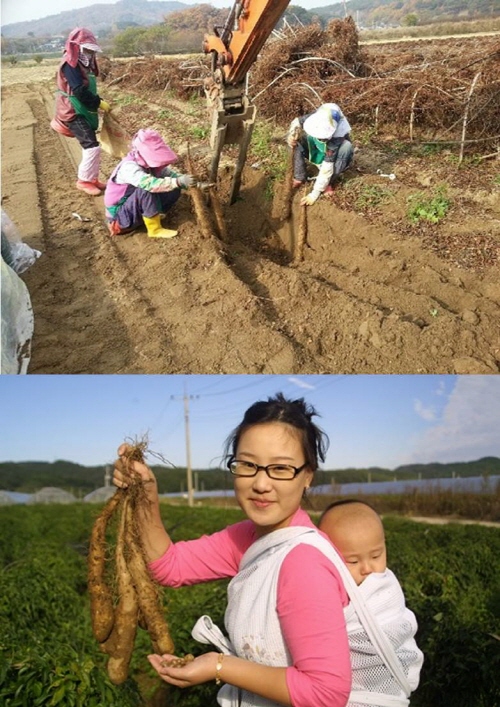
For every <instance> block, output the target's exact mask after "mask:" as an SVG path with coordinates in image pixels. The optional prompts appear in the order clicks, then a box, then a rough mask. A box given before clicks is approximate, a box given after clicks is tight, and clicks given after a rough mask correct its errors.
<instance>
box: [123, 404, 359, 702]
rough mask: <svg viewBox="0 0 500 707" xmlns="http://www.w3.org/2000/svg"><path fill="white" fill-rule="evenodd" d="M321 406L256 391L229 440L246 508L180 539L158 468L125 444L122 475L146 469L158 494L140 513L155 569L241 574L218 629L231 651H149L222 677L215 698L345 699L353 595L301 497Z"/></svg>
mask: <svg viewBox="0 0 500 707" xmlns="http://www.w3.org/2000/svg"><path fill="white" fill-rule="evenodd" d="M315 415H316V412H315V410H314V409H313V408H312V407H310V406H309V405H307V403H306V402H305V401H304V400H303V399H299V400H288V399H286V398H284V397H283V395H281V394H278V395H276V396H275V397H273V398H269V399H268V400H266V401H258V402H256V403H254V404H253V405H252V406H251V407H250V408H249V409H248V410H247V411H246V413H245V415H244V417H243V420H242V422H241V423H240V424H239V425H238V426H237V427H236V429H235V430H234V431H233V433H232V434H231V435H230V437H229V439H228V441H227V443H226V451H227V452H228V456H229V460H228V468H229V470H230V471H231V473H232V474H233V475H234V489H235V494H236V499H237V501H238V503H239V505H240V507H241V508H242V510H243V511H244V512H245V514H246V516H247V520H244V521H242V522H240V523H236V524H234V525H230V526H228V527H227V528H225V529H223V530H222V531H219V532H217V533H214V534H212V535H208V536H202V537H201V538H198V539H196V540H190V541H186V542H178V543H173V542H172V541H171V539H170V537H169V536H168V534H167V532H166V530H165V528H164V525H163V522H162V520H161V516H160V507H159V500H158V490H157V484H156V480H155V478H154V475H153V473H152V472H151V470H150V469H149V468H148V467H147V466H146V465H145V464H144V463H142V462H140V461H135V462H133V463H132V465H130V462H129V460H128V459H127V451H128V447H127V445H122V446H121V447H120V449H119V450H118V455H119V459H118V460H117V462H116V463H115V472H114V483H115V485H116V486H118V487H119V488H127V487H128V485H129V483H130V480H131V479H130V473H133V474H134V475H135V476H137V475H138V476H139V477H140V478H141V479H142V481H143V488H144V489H145V492H146V494H147V497H148V499H149V501H150V504H149V511H148V512H147V513H146V512H141V514H140V515H139V517H137V516H136V518H135V521H136V522H138V523H139V532H140V537H141V544H142V548H143V550H144V551H145V552H146V554H147V558H148V562H149V570H150V572H151V574H152V575H153V577H154V578H155V579H156V580H157V581H158V582H159V583H160V584H163V585H166V586H171V587H179V586H182V585H190V584H196V583H199V582H208V581H211V580H215V579H222V578H232V581H231V582H230V584H229V587H228V605H227V610H226V616H225V624H226V630H227V633H228V636H229V640H227V639H224V638H223V637H222V636H221V642H219V643H218V642H217V640H214V641H211V642H212V643H214V645H219V647H220V648H221V651H222V652H216V651H213V652H207V653H204V654H202V655H200V656H198V657H196V658H195V659H194V660H192V661H190V662H188V663H186V664H185V665H180V666H179V665H178V662H176V660H175V656H173V655H170V654H169V653H163V654H160V653H155V654H153V655H150V656H149V660H150V662H151V664H152V665H153V667H154V668H155V670H156V671H157V672H158V674H159V676H160V677H161V678H162V679H163V680H164V681H165V682H167V683H170V684H172V685H177V686H179V687H189V686H192V685H197V684H200V683H203V682H207V681H210V680H214V679H215V680H216V682H217V683H218V684H219V683H221V682H224V683H226V684H225V685H224V688H223V689H222V690H221V691H220V693H219V698H218V700H219V702H220V703H221V704H225V705H233V704H240V705H241V706H242V707H251V706H252V707H253V706H257V705H258V706H259V707H260V706H262V707H271V706H272V705H294V707H311V705H314V707H344V705H346V703H347V700H348V697H349V693H350V689H351V667H350V658H349V647H348V642H347V633H346V627H345V620H344V613H343V609H344V607H345V606H347V604H348V596H347V593H346V591H345V589H344V587H343V584H342V580H341V578H340V576H339V574H338V571H337V570H336V568H335V566H334V564H333V563H332V562H331V561H330V560H329V559H328V557H327V552H328V551H327V549H326V548H327V547H331V546H330V544H329V542H328V540H327V539H326V536H324V535H323V534H322V533H321V532H320V531H318V529H317V528H316V527H315V526H314V524H313V523H312V521H311V520H310V518H309V516H308V515H307V513H306V512H305V511H303V510H302V509H301V507H300V504H301V499H302V497H303V496H304V494H305V492H306V490H307V489H308V488H309V486H310V485H311V483H312V480H313V476H314V472H315V471H316V469H317V468H318V463H319V461H324V456H325V452H326V446H327V441H328V440H327V437H326V435H325V434H324V433H323V432H322V431H321V429H320V428H319V427H318V426H317V425H316V424H315V423H314V422H313V417H314V416H315ZM203 619H205V620H207V622H208V624H209V623H210V620H209V618H208V617H203ZM198 623H199V622H198ZM208 624H207V625H208ZM227 646H229V648H227Z"/></svg>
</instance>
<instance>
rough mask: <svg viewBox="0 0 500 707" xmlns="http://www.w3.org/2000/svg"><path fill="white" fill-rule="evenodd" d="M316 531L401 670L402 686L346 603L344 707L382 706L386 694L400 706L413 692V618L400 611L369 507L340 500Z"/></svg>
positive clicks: (378, 525)
mask: <svg viewBox="0 0 500 707" xmlns="http://www.w3.org/2000/svg"><path fill="white" fill-rule="evenodd" d="M319 528H320V530H322V531H323V532H325V533H326V534H327V535H328V537H329V538H330V540H331V541H332V543H333V544H334V545H335V547H336V548H337V550H338V551H339V552H340V554H341V555H342V557H343V558H344V560H345V562H346V564H347V568H348V570H349V572H350V573H351V575H352V577H353V579H354V581H355V583H356V584H357V585H358V587H359V589H358V591H359V593H360V595H361V599H362V601H363V602H364V605H365V607H366V608H367V609H368V611H369V612H370V615H371V617H372V619H373V621H374V622H375V623H377V624H378V626H379V627H380V630H381V631H383V632H384V633H385V635H386V636H387V638H388V639H389V640H390V643H391V644H392V648H393V655H394V660H395V661H397V663H398V665H399V668H400V670H401V671H402V682H403V685H404V687H403V685H401V684H400V682H399V681H398V680H397V679H396V677H395V675H394V674H393V672H392V671H391V670H389V668H388V667H387V665H386V663H385V662H384V660H383V659H382V657H381V656H380V654H379V652H378V650H377V648H376V647H375V646H374V645H373V643H372V641H371V639H370V637H369V635H368V633H367V632H366V630H365V629H364V627H363V626H362V624H361V623H360V620H359V617H358V615H357V613H356V609H355V606H354V605H353V604H352V603H351V604H350V606H349V608H348V610H347V612H346V622H347V635H348V637H349V645H350V650H351V663H352V666H353V672H352V690H353V692H352V693H351V697H350V699H349V703H348V704H349V705H355V704H356V703H358V702H363V703H365V704H370V705H383V704H386V700H387V699H388V698H387V696H388V695H390V696H391V697H390V699H391V700H393V701H395V700H397V699H399V700H400V701H399V702H394V705H396V704H400V705H402V706H403V705H406V704H408V700H407V697H409V695H410V692H411V691H413V690H416V688H417V687H418V682H419V678H420V669H421V667H422V663H423V653H422V651H421V650H420V649H419V648H418V646H417V644H416V642H415V633H416V631H417V620H416V618H415V615H414V613H413V612H412V611H410V610H409V609H408V608H407V607H406V604H405V597H404V594H403V590H402V588H401V585H400V584H399V582H398V580H397V579H396V576H395V575H394V574H393V573H392V572H391V570H389V569H388V568H387V553H386V546H385V535H384V527H383V525H382V521H381V519H380V517H379V515H378V514H377V512H376V511H375V510H374V509H373V508H372V507H371V506H370V505H369V504H367V503H365V502H364V501H357V500H354V499H346V500H342V501H335V502H334V503H331V504H330V505H329V506H328V507H327V508H326V510H325V511H323V514H322V516H321V518H320V521H319ZM358 691H359V692H363V693H369V695H370V699H369V701H368V700H359V698H358V699H356V694H355V693H356V692H358ZM391 704H392V702H391Z"/></svg>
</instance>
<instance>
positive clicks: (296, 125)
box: [286, 118, 301, 147]
mask: <svg viewBox="0 0 500 707" xmlns="http://www.w3.org/2000/svg"><path fill="white" fill-rule="evenodd" d="M300 130H301V128H300V122H299V119H298V118H294V119H293V120H292V122H291V123H290V127H289V128H288V134H287V136H286V141H287V144H288V146H289V147H295V145H296V144H297V142H298V139H299V135H300Z"/></svg>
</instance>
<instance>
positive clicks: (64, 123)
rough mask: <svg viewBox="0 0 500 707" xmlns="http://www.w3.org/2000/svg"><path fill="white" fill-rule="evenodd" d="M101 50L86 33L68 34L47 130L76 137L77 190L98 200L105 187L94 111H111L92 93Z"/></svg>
mask: <svg viewBox="0 0 500 707" xmlns="http://www.w3.org/2000/svg"><path fill="white" fill-rule="evenodd" d="M100 51H102V49H101V48H100V46H99V45H98V44H97V40H96V38H95V37H94V35H93V34H92V32H90V31H89V30H88V29H83V28H81V27H77V28H76V29H74V30H73V31H72V32H70V34H69V37H68V39H67V41H66V44H65V47H64V53H63V58H62V61H61V63H60V65H59V69H58V72H57V87H58V91H57V94H56V108H55V117H54V118H53V120H52V122H51V126H52V128H53V129H54V130H57V132H60V133H62V134H63V135H66V136H67V137H76V139H77V140H78V142H79V143H80V145H81V146H82V159H81V162H80V164H79V166H78V180H77V182H76V187H77V189H81V190H82V191H84V192H85V193H86V194H90V195H91V196H99V194H101V193H102V191H103V189H104V187H105V186H106V185H105V184H103V183H102V182H100V181H99V167H100V164H101V147H100V145H99V142H98V140H97V137H96V130H97V128H98V127H99V116H98V113H97V111H98V109H100V110H103V111H109V110H111V106H110V104H109V103H107V102H106V101H104V100H103V99H102V98H101V97H100V96H99V95H98V94H97V89H96V77H97V76H98V75H99V69H98V67H97V60H96V52H100Z"/></svg>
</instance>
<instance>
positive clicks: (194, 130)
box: [189, 125, 210, 140]
mask: <svg viewBox="0 0 500 707" xmlns="http://www.w3.org/2000/svg"><path fill="white" fill-rule="evenodd" d="M209 132H210V130H209V128H208V127H206V126H203V127H202V126H199V125H195V126H193V127H191V128H190V129H189V134H190V135H191V136H192V137H194V138H196V139H197V140H204V139H205V138H206V137H207V135H208V133H209Z"/></svg>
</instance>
